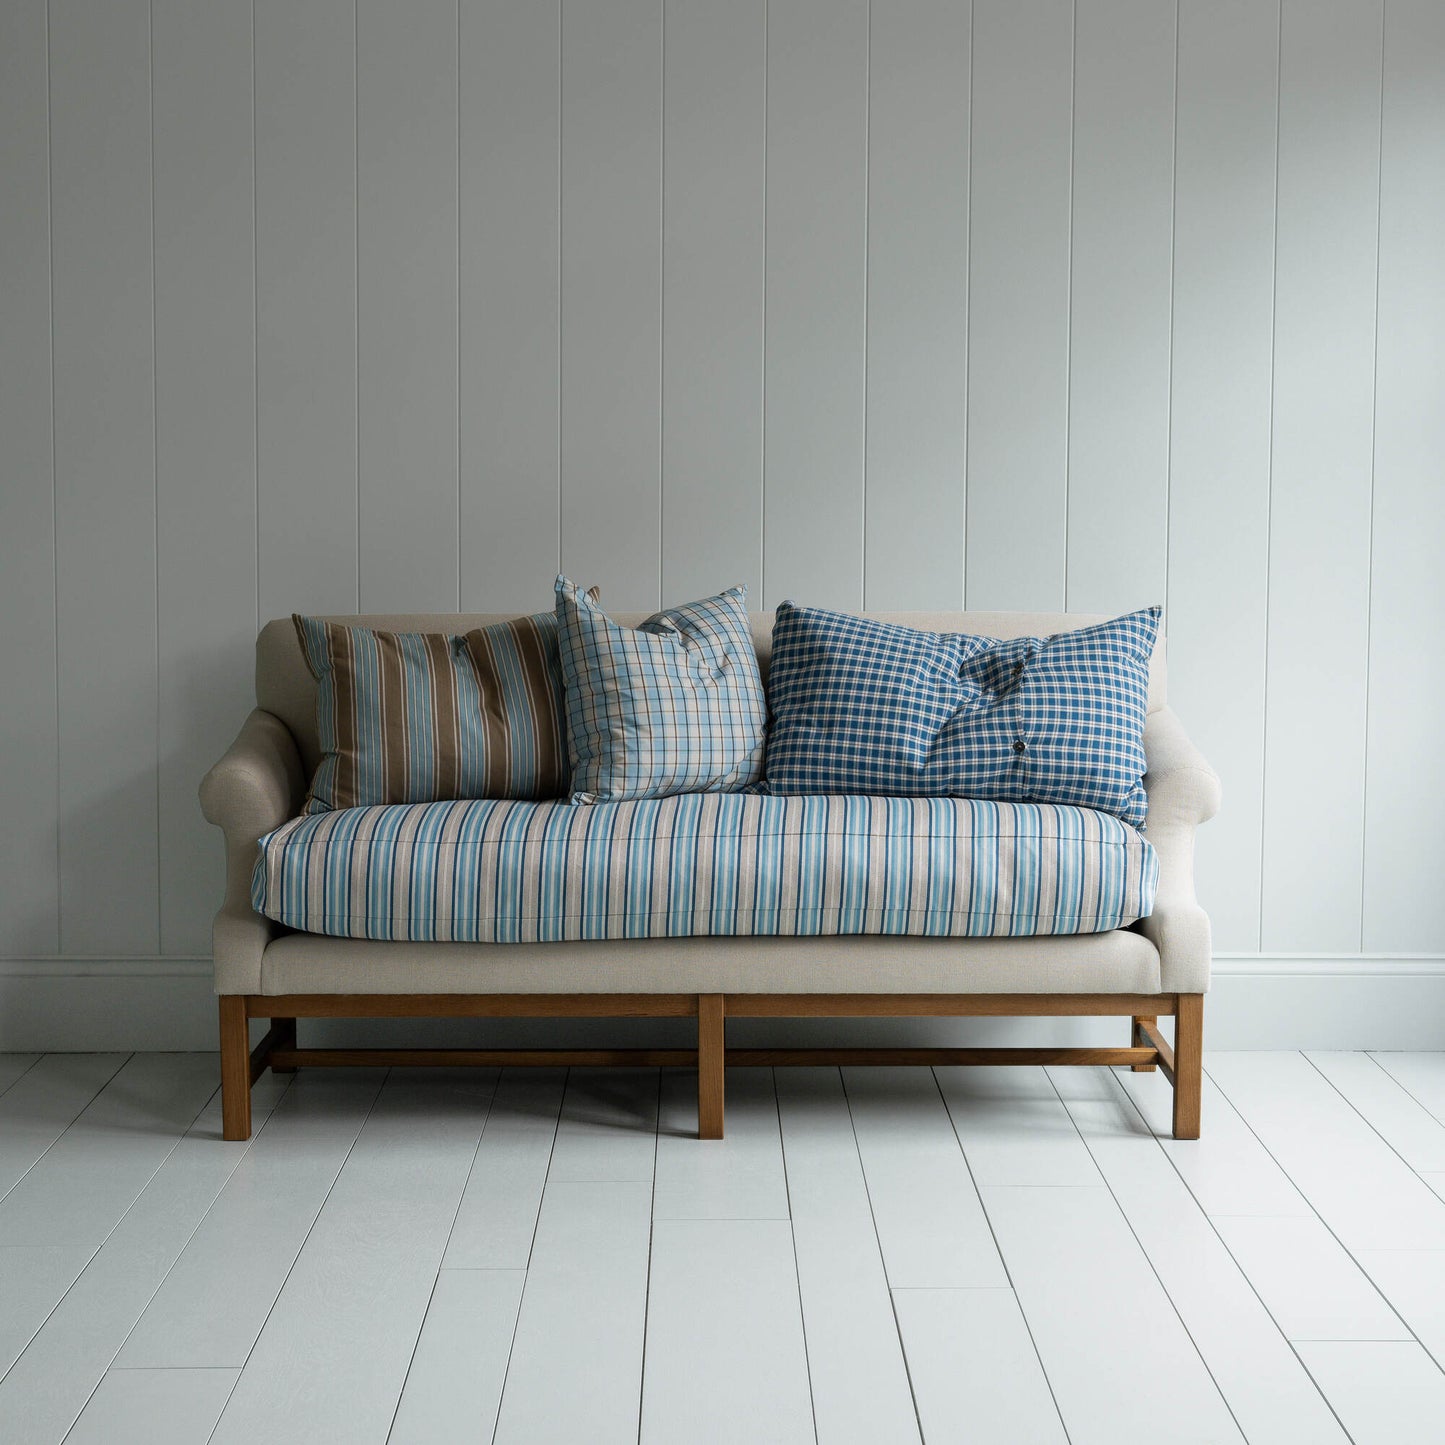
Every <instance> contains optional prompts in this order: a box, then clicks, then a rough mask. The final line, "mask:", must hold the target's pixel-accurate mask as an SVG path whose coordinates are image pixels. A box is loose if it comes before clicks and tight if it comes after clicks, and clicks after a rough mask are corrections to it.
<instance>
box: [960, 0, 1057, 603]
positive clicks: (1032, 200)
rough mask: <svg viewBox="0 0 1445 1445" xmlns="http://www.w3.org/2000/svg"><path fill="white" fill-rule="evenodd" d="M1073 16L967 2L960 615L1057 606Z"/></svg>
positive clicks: (1019, 4) (1051, 0) (1034, 7)
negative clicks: (969, 127)
mask: <svg viewBox="0 0 1445 1445" xmlns="http://www.w3.org/2000/svg"><path fill="white" fill-rule="evenodd" d="M1073 28H1074V27H1073V7H1072V5H1070V4H1069V3H1068V0H976V3H975V5H974V12H973V134H972V147H973V159H972V167H973V170H972V181H971V191H972V194H971V197H970V221H969V252H968V265H969V317H968V550H967V558H968V562H967V570H966V573H965V575H966V578H967V590H966V596H967V599H968V605H969V607H976V608H1003V609H1011V608H1012V609H1019V608H1022V609H1045V610H1053V609H1058V608H1062V606H1063V601H1064V591H1065V586H1064V582H1065V578H1064V567H1065V532H1066V526H1067V522H1066V513H1067V505H1068V502H1067V477H1066V474H1067V466H1068V457H1067V449H1068V441H1067V431H1068V371H1069V350H1068V348H1069V133H1070V125H1071V110H1072V91H1073V84H1072V78H1071V77H1072V69H1073Z"/></svg>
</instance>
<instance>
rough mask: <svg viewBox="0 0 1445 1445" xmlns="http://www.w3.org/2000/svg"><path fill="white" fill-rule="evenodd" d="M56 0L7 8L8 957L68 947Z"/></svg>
mask: <svg viewBox="0 0 1445 1445" xmlns="http://www.w3.org/2000/svg"><path fill="white" fill-rule="evenodd" d="M45 49H46V36H45V0H18V3H13V4H8V5H5V6H3V7H0V196H3V197H4V201H3V204H0V337H3V338H4V339H3V342H0V677H4V678H8V679H9V683H8V685H7V686H6V689H5V693H6V696H5V702H4V704H3V705H0V818H7V819H12V820H13V819H24V820H25V821H24V826H23V827H16V826H13V825H12V826H10V827H5V828H3V829H0V878H4V879H5V903H4V906H3V907H0V957H3V956H5V955H7V954H10V955H20V954H27V953H29V954H36V953H53V952H54V951H55V950H56V949H57V948H58V947H59V946H60V925H59V918H58V890H59V879H58V870H57V864H56V804H55V786H56V776H55V663H56V656H55V530H54V519H55V470H54V458H53V456H52V455H51V430H50V425H51V413H50V175H49V154H48V150H47V145H48V142H47V136H46V114H45V113H46V106H47V103H48V96H47V93H46V88H47V83H46V65H45Z"/></svg>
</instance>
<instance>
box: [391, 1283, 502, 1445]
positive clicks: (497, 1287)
mask: <svg viewBox="0 0 1445 1445" xmlns="http://www.w3.org/2000/svg"><path fill="white" fill-rule="evenodd" d="M526 1278H527V1276H526V1271H525V1270H519V1269H444V1270H442V1272H441V1274H440V1275H438V1276H437V1282H436V1289H435V1291H434V1292H433V1294H432V1298H431V1304H430V1305H429V1306H428V1308H427V1312H426V1323H425V1324H424V1325H423V1326H422V1331H421V1338H420V1339H419V1340H418V1341H417V1345H416V1354H415V1356H414V1357H413V1359H412V1362H411V1369H410V1370H409V1371H408V1372H407V1377H406V1387H405V1389H403V1390H402V1392H401V1404H400V1406H399V1407H398V1408H397V1412H396V1423H395V1424H394V1425H393V1426H392V1427H391V1435H390V1437H389V1445H472V1442H474V1441H479V1440H487V1441H489V1440H490V1439H491V1438H492V1432H493V1431H494V1430H495V1429H496V1426H497V1408H498V1406H499V1405H500V1404H501V1402H502V1382H503V1381H504V1380H505V1379H506V1376H507V1357H508V1355H509V1354H510V1353H511V1349H512V1335H513V1333H514V1331H515V1330H516V1327H517V1310H518V1309H519V1307H520V1306H521V1303H522V1286H523V1284H524V1283H525V1282H526Z"/></svg>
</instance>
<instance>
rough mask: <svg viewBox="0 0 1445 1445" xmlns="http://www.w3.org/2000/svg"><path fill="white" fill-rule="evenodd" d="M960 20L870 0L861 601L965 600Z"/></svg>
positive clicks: (964, 104) (964, 78)
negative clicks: (866, 344)
mask: <svg viewBox="0 0 1445 1445" xmlns="http://www.w3.org/2000/svg"><path fill="white" fill-rule="evenodd" d="M970 29H971V25H970V10H969V7H968V6H966V5H958V4H954V3H951V0H873V3H872V5H871V7H870V10H869V31H868V35H869V41H868V349H867V364H868V399H867V400H868V406H867V429H868V445H867V453H866V460H867V472H866V476H865V481H866V493H865V497H864V503H865V506H864V529H863V535H864V557H863V581H864V603H865V605H866V606H869V607H884V606H886V607H921V608H941V609H942V608H950V607H961V606H962V605H963V527H964V487H963V478H964V473H965V471H966V470H967V466H968V458H967V451H966V446H967V416H966V412H965V408H964V398H965V397H966V396H967V395H968V267H967V265H966V261H967V258H968V112H969V95H970V92H969V81H970V75H971V71H970V65H969V43H970ZM880 599H886V601H882V600H880Z"/></svg>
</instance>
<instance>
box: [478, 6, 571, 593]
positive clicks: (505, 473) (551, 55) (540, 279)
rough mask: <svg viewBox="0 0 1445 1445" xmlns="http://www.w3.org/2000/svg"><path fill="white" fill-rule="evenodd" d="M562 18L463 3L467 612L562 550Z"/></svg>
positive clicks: (539, 576) (540, 574)
mask: <svg viewBox="0 0 1445 1445" xmlns="http://www.w3.org/2000/svg"><path fill="white" fill-rule="evenodd" d="M561 44H562V37H561V15H560V12H559V9H558V6H557V5H555V4H546V5H540V4H530V5H528V4H516V3H515V0H462V8H461V152H460V164H461V201H460V204H461V417H462V428H461V488H462V497H461V529H462V531H461V569H462V572H461V586H462V608H463V610H464V611H489V612H490V611H532V610H535V609H538V608H545V607H547V606H549V605H550V602H551V585H552V576H553V574H554V573H555V572H556V570H557V557H558V552H557V548H558V525H559V515H558V513H559V497H558V426H559V419H558V406H559V402H560V396H561V386H560V378H559V373H558V366H559V360H560V358H559V342H558V324H559V323H558V310H559V306H560V296H559V280H558V274H557V265H558V246H559V244H560V224H561V222H560V219H559V214H558V212H559V199H560V198H559V194H558V178H559V174H560V172H559V167H560V164H561V145H562V136H561V125H562V116H561V103H562V93H561V60H562V55H561Z"/></svg>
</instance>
